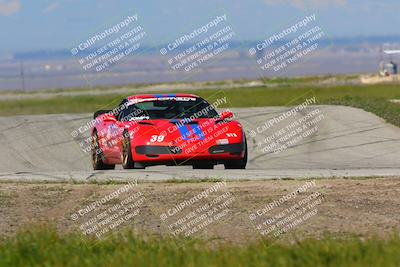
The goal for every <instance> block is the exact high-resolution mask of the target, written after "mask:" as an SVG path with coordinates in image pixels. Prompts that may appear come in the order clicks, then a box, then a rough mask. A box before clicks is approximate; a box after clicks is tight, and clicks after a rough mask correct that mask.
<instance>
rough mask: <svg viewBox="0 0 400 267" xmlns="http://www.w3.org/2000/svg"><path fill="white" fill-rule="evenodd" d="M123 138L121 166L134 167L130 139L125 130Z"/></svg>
mask: <svg viewBox="0 0 400 267" xmlns="http://www.w3.org/2000/svg"><path fill="white" fill-rule="evenodd" d="M123 136H124V139H123V140H122V168H124V169H134V168H135V162H134V161H133V157H132V150H131V140H130V138H129V135H128V133H127V132H124V134H123Z"/></svg>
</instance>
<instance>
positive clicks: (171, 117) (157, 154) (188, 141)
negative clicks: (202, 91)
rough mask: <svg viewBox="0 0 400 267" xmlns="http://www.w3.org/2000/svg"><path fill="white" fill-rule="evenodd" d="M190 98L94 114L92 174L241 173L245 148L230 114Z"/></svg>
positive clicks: (157, 99)
mask: <svg viewBox="0 0 400 267" xmlns="http://www.w3.org/2000/svg"><path fill="white" fill-rule="evenodd" d="M214 106H215V105H210V104H209V103H208V102H207V101H205V100H204V99H202V98H200V97H198V96H196V95H192V94H157V95H151V94H149V95H137V96H130V97H127V98H126V99H124V100H123V101H122V102H121V103H120V104H119V106H118V107H116V108H115V109H113V110H100V111H97V112H95V113H94V116H93V117H94V121H93V128H92V131H91V142H92V143H91V144H92V145H91V148H92V163H93V168H94V169H95V170H106V169H114V168H115V164H122V166H123V168H124V169H136V168H137V169H142V168H145V167H146V166H152V165H169V166H171V165H192V166H193V168H194V169H213V168H214V165H216V164H224V165H225V169H245V168H246V163H247V144H246V137H245V133H244V131H243V128H242V126H241V125H240V123H239V122H237V121H235V120H233V119H232V117H233V114H232V112H229V111H225V112H222V113H221V114H220V115H219V114H218V113H217V111H216V110H215V108H214Z"/></svg>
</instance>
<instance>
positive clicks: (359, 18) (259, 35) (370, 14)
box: [0, 0, 400, 53]
mask: <svg viewBox="0 0 400 267" xmlns="http://www.w3.org/2000/svg"><path fill="white" fill-rule="evenodd" d="M399 11H400V1H399V0H386V1H385V0H383V1H379V0H196V1H193V0H169V1H166V0H164V1H162V0H143V1H138V0H136V1H112V0H80V1H79V0H59V1H57V0H31V1H28V0H0V30H1V31H0V34H1V39H0V40H1V42H0V52H3V53H4V52H11V51H28V50H32V49H49V48H50V49H57V48H68V49H70V48H71V47H73V46H74V45H75V44H77V43H78V42H79V40H82V39H84V38H88V37H90V36H91V35H92V34H93V33H96V32H98V31H99V30H102V29H105V28H107V27H109V26H112V25H114V24H115V22H118V21H120V20H121V19H123V18H124V17H125V16H126V15H129V14H138V16H139V21H140V23H141V25H142V26H143V28H144V29H145V31H146V32H147V38H146V42H147V43H148V44H161V43H165V42H167V41H171V40H174V39H175V38H177V37H178V36H180V35H182V34H183V33H185V32H188V31H191V30H193V29H194V28H196V27H199V26H201V25H203V24H204V23H206V22H208V21H209V20H210V19H211V18H213V17H215V16H216V15H221V14H227V16H228V23H229V25H231V26H232V28H233V29H234V31H235V33H236V37H235V38H236V40H255V39H264V38H266V37H267V36H268V34H271V33H274V32H276V31H279V30H282V29H283V28H285V27H288V26H290V25H291V24H292V23H294V22H296V21H297V20H299V19H301V18H303V17H304V16H305V15H309V14H313V13H315V14H316V16H317V20H318V24H319V25H321V26H322V27H323V28H324V31H325V32H326V33H327V34H328V35H329V36H331V37H349V36H372V35H380V36H382V35H400V28H399V22H400V16H399Z"/></svg>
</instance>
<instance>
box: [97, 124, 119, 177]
mask: <svg viewBox="0 0 400 267" xmlns="http://www.w3.org/2000/svg"><path fill="white" fill-rule="evenodd" d="M92 166H93V170H113V169H115V164H105V163H104V155H103V151H102V150H101V148H100V146H99V139H98V137H97V132H96V131H95V132H94V133H93V138H92Z"/></svg>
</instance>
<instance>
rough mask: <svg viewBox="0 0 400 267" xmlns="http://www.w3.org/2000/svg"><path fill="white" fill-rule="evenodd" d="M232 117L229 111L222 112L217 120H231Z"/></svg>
mask: <svg viewBox="0 0 400 267" xmlns="http://www.w3.org/2000/svg"><path fill="white" fill-rule="evenodd" d="M232 117H233V113H232V112H230V111H224V112H222V113H221V115H220V116H219V118H220V119H221V120H225V119H229V118H232Z"/></svg>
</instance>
